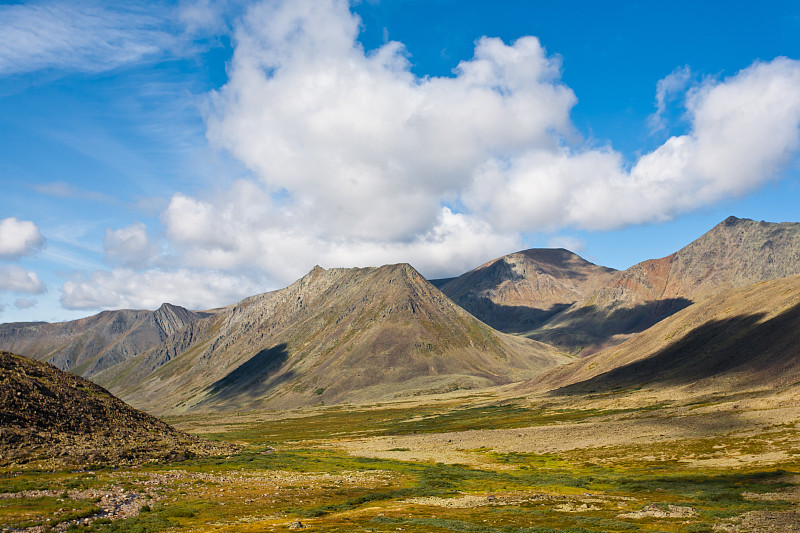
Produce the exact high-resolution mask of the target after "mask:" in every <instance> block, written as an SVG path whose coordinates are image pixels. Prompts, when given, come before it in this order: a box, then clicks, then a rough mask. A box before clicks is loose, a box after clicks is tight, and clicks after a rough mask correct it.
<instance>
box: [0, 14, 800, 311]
mask: <svg viewBox="0 0 800 533" xmlns="http://www.w3.org/2000/svg"><path fill="white" fill-rule="evenodd" d="M798 35H800V4H797V2H794V1H784V2H781V1H774V2H770V1H767V2H761V3H758V4H755V3H752V2H737V1H726V2H721V1H720V2H713V1H712V2H693V1H692V2H688V1H682V0H676V1H669V2H666V1H665V2H658V1H656V2H627V1H625V2H623V1H610V2H596V1H589V0H587V1H576V0H571V1H570V0H565V1H562V2H538V1H530V0H525V1H523V0H519V1H515V0H496V1H494V2H483V1H469V0H374V1H369V0H364V1H360V2H347V1H342V0H288V1H281V0H265V1H259V2H255V1H254V2H242V1H237V0H216V1H215V0H178V1H170V2H167V1H165V2H136V1H126V2H107V1H106V2H100V1H97V2H93V1H84V0H68V1H66V0H43V1H31V2H10V3H9V2H0V191H1V192H0V322H18V321H38V320H44V321H62V320H71V319H75V318H79V317H83V316H88V315H91V314H94V313H97V312H99V311H100V310H103V309H119V308H136V309H155V308H157V307H158V306H160V305H161V303H162V302H170V303H173V304H177V305H183V306H185V307H188V308H192V309H207V308H211V307H216V306H223V305H228V304H232V303H235V302H236V301H238V300H240V299H241V298H244V297H246V296H249V295H252V294H257V293H261V292H265V291H268V290H273V289H278V288H281V287H285V286H287V285H288V284H290V283H292V282H293V281H294V280H296V279H298V278H300V277H301V276H303V275H304V274H305V273H307V272H308V271H309V270H310V269H311V268H312V267H313V266H314V265H321V266H323V267H325V268H331V267H356V266H378V265H381V264H386V263H397V262H408V263H411V264H412V265H413V266H414V267H416V268H417V269H418V270H419V271H420V272H421V273H422V274H424V275H425V276H427V277H429V278H438V277H448V276H455V275H459V274H461V273H463V272H466V271H468V270H470V269H472V268H475V267H477V266H478V265H480V264H482V263H484V262H486V261H488V260H490V259H493V258H495V257H499V256H502V255H505V254H507V253H511V252H514V251H517V250H522V249H527V248H533V247H564V248H567V249H569V250H572V251H573V252H575V253H578V254H579V255H581V256H582V257H584V258H586V259H588V260H590V261H592V262H594V263H597V264H602V265H605V266H609V267H613V268H618V269H624V268H627V267H629V266H631V265H633V264H635V263H637V262H640V261H643V260H646V259H651V258H657V257H663V256H665V255H668V254H670V253H672V252H674V251H676V250H678V249H680V248H681V247H683V246H685V245H686V244H688V243H689V242H691V241H692V240H694V239H696V238H697V237H699V236H700V235H702V234H703V233H705V232H706V231H708V230H709V229H710V228H711V227H713V226H714V225H716V224H717V223H719V222H721V221H722V220H723V219H725V218H726V217H728V216H730V215H734V216H737V217H740V218H752V219H755V220H767V221H772V222H783V221H793V222H797V221H800V209H798V205H800V157H798V156H799V154H800V38H798Z"/></svg>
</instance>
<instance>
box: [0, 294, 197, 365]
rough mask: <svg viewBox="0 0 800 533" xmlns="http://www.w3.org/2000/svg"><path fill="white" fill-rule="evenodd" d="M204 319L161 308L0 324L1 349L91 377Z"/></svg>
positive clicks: (184, 311) (174, 307) (169, 307)
mask: <svg viewBox="0 0 800 533" xmlns="http://www.w3.org/2000/svg"><path fill="white" fill-rule="evenodd" d="M208 315H209V313H198V312H193V311H189V310H187V309H184V308H183V307H179V306H177V305H172V304H167V303H165V304H163V305H162V306H161V307H160V308H158V309H157V310H156V311H134V310H130V309H124V310H120V311H103V312H102V313H99V314H96V315H93V316H90V317H87V318H82V319H79V320H73V321H71V322H61V323H56V324H48V323H46V322H24V323H10V324H0V348H2V349H3V350H8V351H10V352H14V353H18V354H22V355H25V356H27V357H32V358H34V359H38V360H40V361H47V362H49V363H51V364H53V365H55V366H56V367H58V368H60V369H62V370H68V371H70V372H72V373H73V374H78V375H81V376H84V377H90V376H92V375H94V374H96V373H97V372H99V371H101V370H103V369H104V368H108V367H110V366H113V365H115V364H117V363H119V362H120V361H123V360H125V359H127V358H128V357H132V356H134V355H137V354H139V353H142V352H145V351H147V350H149V349H150V348H152V347H153V346H156V345H158V344H160V343H161V342H163V341H164V340H165V339H166V338H167V337H168V336H169V335H171V334H172V333H174V332H176V331H178V330H180V329H182V328H184V327H185V326H186V325H188V324H191V323H192V322H194V321H196V320H199V319H200V318H203V317H206V316H208Z"/></svg>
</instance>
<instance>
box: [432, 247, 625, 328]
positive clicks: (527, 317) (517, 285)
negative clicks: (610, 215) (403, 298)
mask: <svg viewBox="0 0 800 533" xmlns="http://www.w3.org/2000/svg"><path fill="white" fill-rule="evenodd" d="M614 272H615V270H613V269H610V268H606V267H602V266H597V265H594V264H592V263H590V262H588V261H586V260H584V259H583V258H581V257H580V256H578V255H576V254H574V253H572V252H569V251H567V250H564V249H531V250H523V251H521V252H516V253H513V254H509V255H505V256H503V257H500V258H497V259H494V260H492V261H489V262H488V263H485V264H483V265H481V266H479V267H478V268H476V269H474V270H471V271H469V272H467V273H466V274H463V275H461V276H459V277H457V278H454V279H451V280H442V281H443V283H442V285H441V287H440V288H441V290H442V292H443V293H445V294H446V295H447V296H449V297H450V298H451V299H452V300H453V301H454V302H456V303H457V304H458V305H460V306H461V307H463V308H464V309H466V310H467V311H469V312H470V313H472V315H474V316H475V317H477V318H478V319H480V320H482V321H483V322H486V323H487V324H489V325H490V326H492V327H494V328H496V329H498V330H500V331H504V332H506V333H524V332H527V331H530V330H532V329H534V328H536V327H538V326H540V325H541V324H543V323H545V322H547V320H548V319H550V318H552V317H553V316H554V315H556V314H558V313H559V312H561V311H563V310H564V309H566V308H568V307H569V306H570V305H571V304H572V303H574V302H576V301H578V300H579V299H581V298H583V297H584V296H586V295H587V294H589V293H591V292H593V291H595V290H597V289H598V288H599V287H601V286H602V285H603V284H604V283H606V282H607V281H608V279H609V278H610V277H611V275H612V274H613V273H614Z"/></svg>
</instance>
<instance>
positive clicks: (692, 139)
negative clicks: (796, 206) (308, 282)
mask: <svg viewBox="0 0 800 533" xmlns="http://www.w3.org/2000/svg"><path fill="white" fill-rule="evenodd" d="M358 27H359V20H358V18H357V17H355V16H354V15H353V14H352V13H350V11H349V10H348V4H347V2H344V1H337V0H329V1H317V2H304V1H294V2H283V3H264V4H260V5H257V6H255V7H253V8H252V9H250V10H249V11H248V13H247V14H246V16H245V17H244V18H243V21H242V23H241V24H240V26H239V27H238V28H237V30H236V39H235V43H236V49H235V54H234V58H233V61H232V63H231V65H230V68H229V81H228V83H227V85H226V86H225V87H223V89H222V90H220V91H219V92H217V93H215V94H213V97H212V101H211V104H212V105H211V107H210V111H209V114H208V119H207V120H208V136H209V139H210V140H211V141H213V142H214V143H215V144H217V145H218V146H221V147H224V148H226V149H227V150H229V151H230V152H231V153H232V154H233V155H235V156H236V157H237V158H239V159H240V160H241V161H242V162H244V163H245V164H246V165H247V166H248V167H249V168H250V169H252V170H253V171H254V172H255V173H256V175H257V176H258V177H259V179H260V180H261V182H262V183H263V184H264V185H265V187H266V188H267V190H268V191H271V192H275V193H278V192H279V193H281V194H282V195H283V201H282V203H281V204H280V205H279V206H276V205H272V204H270V202H264V203H263V205H264V208H265V209H268V210H270V212H271V213H272V217H273V219H272V221H271V222H269V223H268V225H270V227H272V228H277V229H280V230H282V231H285V230H286V228H292V231H294V232H296V233H299V234H300V235H302V236H303V237H308V238H311V239H312V240H313V239H321V240H334V241H339V242H352V243H362V242H373V243H376V244H380V245H381V246H383V245H389V246H391V245H393V244H396V243H403V242H410V241H414V240H415V239H419V238H420V237H421V236H423V235H426V234H428V233H429V232H430V231H431V230H432V229H433V228H435V227H436V224H437V223H438V221H439V219H440V217H441V213H442V206H443V205H453V204H454V205H459V206H462V208H461V213H462V215H463V216H465V217H468V218H474V219H477V220H480V221H483V222H486V223H488V224H489V225H490V226H491V227H492V228H494V232H495V233H501V234H518V233H526V232H537V231H555V230H558V229H560V228H564V227H578V228H586V229H611V228H617V227H621V226H624V225H627V224H636V223H641V222H646V221H659V220H665V219H668V218H670V217H672V216H674V215H675V214H677V213H681V212H685V211H690V210H692V209H697V208H699V207H702V206H704V205H708V204H710V203H713V202H715V201H718V200H720V199H721V198H724V197H727V196H730V195H736V194H741V193H743V192H746V191H748V190H752V189H753V188H755V187H758V186H760V185H762V184H763V183H765V182H766V181H767V180H769V179H770V178H771V177H773V176H774V174H775V172H776V171H778V170H779V169H780V168H781V165H782V164H784V163H785V162H786V160H787V158H788V157H789V156H791V155H792V154H794V153H795V150H796V138H797V126H798V123H799V122H800V118H799V117H798V104H797V99H798V94H800V93H799V92H798V91H797V90H796V87H797V77H798V73H800V63H798V62H796V61H791V60H787V59H781V58H779V59H776V60H775V61H773V62H770V63H757V64H755V65H753V66H751V67H749V68H747V69H745V70H743V71H742V72H740V73H739V74H737V75H736V76H734V77H732V78H729V79H726V80H723V81H721V82H709V83H706V84H704V85H702V86H700V87H699V88H694V89H692V90H691V91H690V92H689V94H688V97H687V99H686V102H687V108H688V119H689V121H690V128H691V131H690V132H689V133H688V134H687V135H683V136H677V137H672V138H670V139H669V140H667V141H666V143H665V144H664V145H663V146H661V147H660V148H658V149H657V150H655V151H654V152H652V153H650V154H646V155H645V156H643V157H641V158H640V159H639V160H638V161H637V162H634V163H630V162H628V161H625V159H624V158H623V157H622V156H621V154H619V153H618V152H615V151H614V150H613V149H612V148H610V147H606V148H595V147H591V146H585V145H584V144H582V143H581V142H580V141H578V142H577V143H576V142H575V140H574V139H573V137H574V131H573V127H572V124H571V122H570V119H569V113H570V110H571V108H572V106H573V105H574V104H575V102H576V99H575V96H574V95H573V93H572V91H571V90H570V89H569V88H568V87H566V86H565V85H564V84H563V83H562V82H561V79H560V62H559V60H558V58H555V57H552V56H548V55H547V54H546V53H545V51H544V49H543V48H542V46H541V45H540V43H539V41H538V40H537V39H536V38H534V37H523V38H520V39H518V40H517V41H516V42H514V43H513V44H511V45H507V44H504V43H503V42H501V41H500V40H498V39H490V38H485V37H484V38H482V39H480V40H479V41H477V44H476V47H475V55H474V57H473V58H472V59H470V60H468V61H463V62H462V63H461V64H460V65H459V66H458V67H457V69H456V70H455V71H454V75H453V76H452V77H424V78H420V77H417V76H415V75H413V74H412V73H411V72H410V70H409V64H408V61H407V59H406V55H405V54H406V52H405V49H404V48H403V45H402V44H400V43H397V42H389V43H386V44H385V45H383V46H382V47H380V48H379V49H377V50H375V51H372V52H370V53H365V51H364V50H363V48H362V47H361V46H360V45H359V44H358V42H357V41H356V37H357V34H358ZM690 76H691V72H690V70H689V69H688V68H682V69H677V70H676V71H675V72H673V73H672V74H671V75H670V76H668V77H667V78H665V79H664V80H661V82H659V84H658V88H657V98H658V105H659V110H660V109H662V108H663V106H665V105H666V101H667V100H668V99H670V98H673V97H675V94H676V93H677V92H678V91H680V90H682V89H683V88H685V86H686V84H687V83H688V82H689V78H690ZM212 203H213V202H208V201H201V200H197V199H192V198H188V197H183V196H181V197H175V198H173V203H172V205H171V207H170V210H168V214H167V216H166V218H165V222H166V223H167V226H168V228H172V229H168V232H170V233H171V235H172V236H173V237H175V236H176V235H178V234H180V235H182V236H183V237H182V240H181V242H182V243H184V244H188V241H189V240H193V241H194V242H195V244H196V246H198V247H199V248H201V249H203V250H204V251H207V250H208V249H213V250H214V251H215V254H216V256H217V257H218V260H219V263H218V264H219V265H224V264H225V261H226V260H229V259H230V257H231V256H230V253H229V251H230V250H231V249H232V248H236V247H237V246H238V245H237V244H236V242H237V240H238V239H240V238H241V232H240V231H239V229H237V227H236V222H235V219H236V218H237V217H238V216H239V215H238V213H237V211H236V209H227V210H226V211H225V212H224V213H222V212H220V211H219V209H216V211H217V213H216V216H217V217H220V216H221V217H222V219H224V220H222V219H219V218H218V219H215V220H214V221H213V222H212V221H211V220H212V219H211V218H210V215H208V213H206V211H207V210H209V209H211V210H214V209H215V208H214V207H213V206H212V205H211V204H212ZM181 206H183V207H185V208H186V209H185V210H184V211H192V212H194V213H196V215H197V216H200V217H202V218H203V220H204V221H206V223H207V224H209V225H206V226H203V225H200V224H197V225H194V226H193V229H192V228H188V227H187V228H184V230H176V229H175V228H177V227H178V225H180V224H181V223H180V221H179V220H174V219H172V218H171V215H170V213H171V212H173V211H178V210H179V207H181ZM185 220H186V222H184V223H183V225H186V226H188V225H189V224H190V223H191V222H190V221H191V220H192V217H191V215H187V216H186V217H185ZM244 227H247V224H244ZM222 228H226V229H224V230H223V229H222ZM192 234H194V236H192Z"/></svg>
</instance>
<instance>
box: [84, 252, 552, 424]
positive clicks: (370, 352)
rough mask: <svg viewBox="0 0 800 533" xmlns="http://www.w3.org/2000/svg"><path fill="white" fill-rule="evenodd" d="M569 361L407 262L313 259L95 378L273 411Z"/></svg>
mask: <svg viewBox="0 0 800 533" xmlns="http://www.w3.org/2000/svg"><path fill="white" fill-rule="evenodd" d="M565 361H566V358H565V357H564V356H561V355H557V354H554V353H553V352H552V351H551V350H550V349H549V347H547V346H544V345H542V344H540V343H536V342H534V341H530V340H528V339H524V338H519V337H512V336H508V335H504V334H502V333H499V332H497V331H495V330H493V329H492V328H490V327H489V326H487V325H486V324H483V323H482V322H480V321H478V320H477V319H475V318H474V317H473V316H472V315H470V314H468V313H467V312H465V311H464V310H463V309H461V308H460V307H459V306H457V305H455V304H454V303H453V302H452V301H451V300H450V299H448V298H447V297H446V296H444V295H443V294H442V293H441V292H440V291H439V290H437V289H436V288H435V287H433V286H432V285H431V284H430V283H428V281H427V280H425V278H423V277H422V276H421V275H420V274H419V273H417V271H416V270H414V269H413V268H412V267H410V266H409V265H407V264H400V265H386V266H383V267H380V268H360V269H359V268H354V269H330V270H325V269H322V268H320V267H316V268H314V269H313V270H312V271H311V272H309V274H307V275H306V276H304V277H303V278H301V279H300V280H298V281H297V282H295V283H294V284H292V285H290V286H289V287H287V288H285V289H281V290H278V291H274V292H270V293H266V294H262V295H257V296H253V297H250V298H247V299H245V300H243V301H242V302H240V303H239V304H237V305H236V306H233V307H232V308H230V309H229V310H227V311H225V312H223V313H220V314H219V315H217V316H215V317H209V318H206V319H204V320H201V321H197V322H195V323H193V324H191V325H190V326H188V327H187V328H185V329H184V330H182V331H180V332H177V333H176V334H174V335H173V336H172V337H170V338H169V339H168V340H167V342H165V343H164V344H162V345H161V346H159V347H157V348H156V349H154V350H153V351H151V352H149V353H147V354H145V355H142V356H139V357H137V358H134V359H131V360H129V361H128V362H126V363H124V364H122V365H118V366H117V367H115V368H112V369H109V370H107V371H105V372H103V373H101V374H99V375H98V376H96V379H97V380H99V381H100V382H101V383H105V384H106V385H107V386H108V387H109V388H111V390H114V391H117V392H118V393H119V395H120V396H121V397H122V398H124V399H126V401H130V402H131V403H132V404H133V405H136V406H139V407H141V408H144V409H147V410H149V411H155V412H165V411H168V410H170V409H176V410H186V409H212V410H216V409H245V408H256V407H270V408H280V407H293V406H300V405H314V404H322V403H324V404H331V403H339V402H359V401H367V400H375V399H380V398H394V397H397V396H398V395H400V396H402V395H413V394H427V393H436V392H445V391H449V390H456V389H464V388H467V389H469V388H477V387H485V386H489V385H497V384H503V383H509V382H511V381H514V380H518V379H522V378H523V377H525V376H531V375H533V374H536V373H538V372H540V371H542V370H544V369H546V368H549V367H551V366H555V365H557V364H561V363H563V362H565ZM130 384H134V385H132V386H131V385H130Z"/></svg>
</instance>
